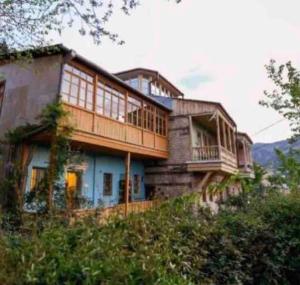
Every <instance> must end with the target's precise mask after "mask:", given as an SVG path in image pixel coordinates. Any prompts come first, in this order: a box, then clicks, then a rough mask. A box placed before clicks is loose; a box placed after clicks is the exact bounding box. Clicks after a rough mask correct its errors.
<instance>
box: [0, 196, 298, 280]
mask: <svg viewBox="0 0 300 285" xmlns="http://www.w3.org/2000/svg"><path fill="white" fill-rule="evenodd" d="M247 199H248V200H247V201H248V202H247V203H240V204H241V205H247V207H246V208H243V207H232V206H228V207H225V208H224V209H223V210H221V211H220V212H219V213H218V214H217V215H212V214H211V213H210V211H209V210H208V209H204V208H202V207H201V206H200V205H199V204H198V202H197V197H196V196H185V197H181V198H177V199H174V200H171V201H168V202H165V203H164V204H162V205H161V206H160V207H158V208H156V209H152V210H150V211H148V212H146V213H144V214H136V215H130V216H129V217H128V218H127V219H124V220H122V219H113V220H111V221H109V223H107V224H106V225H103V226H98V225H97V224H95V223H94V222H93V221H92V220H87V221H84V222H82V223H78V224H76V225H74V226H72V227H66V226H65V225H64V224H61V223H58V222H52V223H51V222H49V224H47V225H45V227H44V230H42V231H41V232H39V233H37V234H32V235H27V236H25V235H16V234H13V235H12V234H10V235H9V234H7V235H2V237H0V284H113V285H117V284H170V285H171V284H172V285H173V284H299V272H300V271H299V268H300V266H299V264H300V260H299V256H300V254H299V253H300V241H299V237H300V198H299V195H297V194H294V195H293V196H292V195H286V196H284V195H282V194H277V195H272V194H269V195H268V196H265V198H259V199H258V198H250V199H249V197H248V198H247ZM240 204H239V205H240Z"/></svg>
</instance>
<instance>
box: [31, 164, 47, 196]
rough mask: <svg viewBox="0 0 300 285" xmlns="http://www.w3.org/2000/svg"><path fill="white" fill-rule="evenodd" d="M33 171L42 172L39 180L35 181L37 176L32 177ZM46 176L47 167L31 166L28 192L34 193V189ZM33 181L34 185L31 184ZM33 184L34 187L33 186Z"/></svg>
mask: <svg viewBox="0 0 300 285" xmlns="http://www.w3.org/2000/svg"><path fill="white" fill-rule="evenodd" d="M34 171H42V172H43V175H42V176H43V177H41V178H40V179H39V180H36V178H37V177H38V176H37V174H35V175H34ZM46 174H47V167H42V166H33V167H32V168H31V176H30V189H29V191H30V192H34V191H36V187H37V185H38V184H40V183H41V181H42V180H43V179H44V178H45V177H46ZM33 179H35V180H34V183H33ZM33 184H34V185H33Z"/></svg>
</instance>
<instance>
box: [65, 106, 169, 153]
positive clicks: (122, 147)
mask: <svg viewBox="0 0 300 285" xmlns="http://www.w3.org/2000/svg"><path fill="white" fill-rule="evenodd" d="M64 106H65V109H66V110H67V111H68V112H69V113H70V118H71V122H72V124H73V125H74V127H75V129H76V131H75V133H74V135H73V140H74V141H75V142H78V143H81V144H87V145H91V146H94V147H95V148H97V147H98V148H99V149H101V148H103V149H104V150H113V151H120V152H131V153H132V154H136V155H140V156H146V157H154V158H167V157H168V138H167V137H166V136H162V135H159V134H157V133H155V132H150V131H147V130H145V129H143V128H140V127H137V126H133V125H130V124H127V123H124V122H119V121H117V120H114V119H111V118H108V117H105V116H102V115H99V114H96V113H95V112H93V111H89V110H86V109H84V108H80V107H78V106H72V105H70V104H66V103H64Z"/></svg>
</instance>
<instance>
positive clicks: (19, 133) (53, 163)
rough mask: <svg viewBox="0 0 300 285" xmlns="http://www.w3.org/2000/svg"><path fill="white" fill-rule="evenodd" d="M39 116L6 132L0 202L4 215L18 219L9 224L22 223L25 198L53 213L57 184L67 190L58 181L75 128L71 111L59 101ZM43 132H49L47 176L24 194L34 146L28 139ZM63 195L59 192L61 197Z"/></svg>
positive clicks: (43, 210)
mask: <svg viewBox="0 0 300 285" xmlns="http://www.w3.org/2000/svg"><path fill="white" fill-rule="evenodd" d="M37 119H38V123H37V124H33V125H29V124H27V125H24V126H19V127H17V128H16V129H13V130H9V131H8V133H7V134H6V147H7V152H8V153H9V156H8V157H7V160H6V167H5V179H3V180H2V181H1V183H0V198H1V201H0V204H1V206H2V207H1V208H2V210H3V211H4V212H5V214H6V215H5V216H6V217H9V220H11V221H12V220H15V223H8V224H9V225H10V226H11V225H13V224H15V225H14V226H15V227H18V226H20V224H21V223H22V212H23V207H24V200H26V202H27V203H33V204H38V205H42V206H40V207H39V208H40V209H41V211H40V212H43V213H51V212H52V210H53V201H54V196H55V195H54V194H55V193H54V188H56V190H57V191H56V192H63V191H64V189H58V187H56V184H57V183H56V182H57V181H58V180H59V178H60V176H61V175H62V173H63V171H64V167H65V165H66V164H67V162H68V159H69V157H70V156H71V152H70V138H71V135H72V132H73V128H72V127H71V126H70V123H69V122H68V113H67V112H66V111H65V110H64V108H63V105H62V104H61V103H60V102H57V103H53V104H49V105H47V106H46V107H45V108H44V109H43V111H42V113H41V115H40V116H39V118H37ZM40 132H44V133H47V134H49V136H50V155H49V167H48V171H47V174H46V177H45V179H44V180H43V181H42V183H40V185H39V187H38V189H36V191H34V192H32V193H29V195H28V197H25V196H26V195H25V193H24V192H25V191H24V190H25V189H24V188H25V183H24V181H25V180H24V177H25V176H26V171H27V167H28V165H29V163H30V160H31V158H32V155H30V151H32V146H30V147H29V146H28V145H27V144H26V140H27V138H29V137H30V136H32V135H34V134H37V133H40ZM26 148H28V151H27V152H28V153H29V154H28V155H27V156H26V158H25V159H24V157H23V155H24V151H25V149H26ZM24 197H25V198H26V199H24ZM27 198H28V199H27ZM62 198H63V197H62V195H60V200H62Z"/></svg>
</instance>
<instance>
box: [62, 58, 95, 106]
mask: <svg viewBox="0 0 300 285" xmlns="http://www.w3.org/2000/svg"><path fill="white" fill-rule="evenodd" d="M93 80H94V79H93V77H92V76H90V75H88V74H87V73H85V72H83V71H81V70H79V69H77V68H75V67H72V66H71V65H68V64H66V65H65V66H64V73H63V80H62V86H61V94H62V98H63V101H65V102H67V103H70V104H72V105H77V106H80V107H82V108H86V109H88V110H93Z"/></svg>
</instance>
